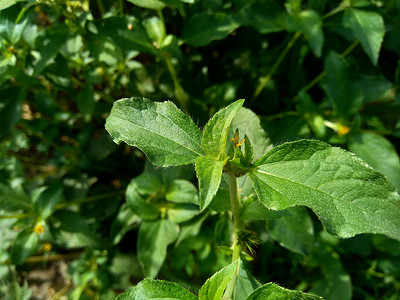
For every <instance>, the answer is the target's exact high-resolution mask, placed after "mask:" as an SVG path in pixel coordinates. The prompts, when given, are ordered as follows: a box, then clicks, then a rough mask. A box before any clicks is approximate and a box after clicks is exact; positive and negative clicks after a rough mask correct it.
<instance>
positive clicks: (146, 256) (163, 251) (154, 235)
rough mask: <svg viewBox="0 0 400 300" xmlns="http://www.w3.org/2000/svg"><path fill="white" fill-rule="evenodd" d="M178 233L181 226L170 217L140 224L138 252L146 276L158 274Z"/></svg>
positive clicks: (152, 276)
mask: <svg viewBox="0 0 400 300" xmlns="http://www.w3.org/2000/svg"><path fill="white" fill-rule="evenodd" d="M178 234H179V226H178V225H176V224H175V223H173V222H171V221H170V220H168V219H161V220H157V221H155V222H143V223H142V224H141V225H140V228H139V237H138V244H137V253H138V258H139V261H140V263H141V265H142V267H143V271H144V274H145V275H146V276H148V277H151V278H154V277H156V276H157V274H158V272H159V271H160V269H161V266H162V265H163V263H164V260H165V257H166V256H167V247H168V245H169V244H171V243H173V242H174V241H175V240H176V239H177V237H178Z"/></svg>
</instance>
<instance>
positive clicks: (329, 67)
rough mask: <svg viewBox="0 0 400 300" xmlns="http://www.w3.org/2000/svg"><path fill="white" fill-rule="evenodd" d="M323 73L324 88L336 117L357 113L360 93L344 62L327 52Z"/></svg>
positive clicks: (336, 55)
mask: <svg viewBox="0 0 400 300" xmlns="http://www.w3.org/2000/svg"><path fill="white" fill-rule="evenodd" d="M325 72H326V79H325V84H324V88H325V91H326V93H327V94H328V97H329V100H330V101H331V102H332V106H333V109H334V111H335V114H336V116H337V117H340V118H347V117H349V116H351V115H352V114H354V113H355V112H357V110H358V108H359V107H360V106H361V105H362V101H363V97H362V92H361V88H360V86H359V85H358V83H357V82H356V81H355V78H354V77H353V74H352V72H351V70H350V69H349V66H348V65H347V63H346V62H345V60H344V59H343V58H342V57H341V56H340V55H339V54H337V53H336V52H333V51H331V52H329V54H328V56H327V58H326V60H325Z"/></svg>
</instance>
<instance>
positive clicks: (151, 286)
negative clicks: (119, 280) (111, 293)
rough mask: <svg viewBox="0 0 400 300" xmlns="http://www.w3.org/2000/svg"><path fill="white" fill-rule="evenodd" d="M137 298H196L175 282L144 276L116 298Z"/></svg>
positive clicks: (121, 299) (120, 299)
mask: <svg viewBox="0 0 400 300" xmlns="http://www.w3.org/2000/svg"><path fill="white" fill-rule="evenodd" d="M139 299H154V300H156V299H157V300H158V299H168V300H196V299H198V298H197V297H196V296H195V295H194V294H192V293H190V292H189V291H188V290H186V289H185V288H183V287H182V286H180V285H179V284H177V283H174V282H169V281H165V280H154V279H149V278H146V279H144V280H142V281H141V282H139V283H138V285H136V286H134V287H132V288H130V289H128V290H127V291H126V292H125V293H123V294H121V295H120V296H118V297H117V299H116V300H139Z"/></svg>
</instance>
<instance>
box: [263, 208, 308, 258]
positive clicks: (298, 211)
mask: <svg viewBox="0 0 400 300" xmlns="http://www.w3.org/2000/svg"><path fill="white" fill-rule="evenodd" d="M285 211H286V212H287V214H288V215H286V216H282V217H280V218H274V219H271V220H270V221H269V233H270V235H271V237H272V239H274V240H275V241H277V242H278V243H279V244H280V245H281V246H282V247H285V248H286V249H289V250H291V251H293V252H297V253H300V254H302V255H304V256H306V255H307V254H309V253H310V252H311V250H312V248H313V246H314V227H313V222H312V220H311V217H310V215H309V214H308V212H307V210H306V209H305V208H304V207H291V208H288V209H286V210H285Z"/></svg>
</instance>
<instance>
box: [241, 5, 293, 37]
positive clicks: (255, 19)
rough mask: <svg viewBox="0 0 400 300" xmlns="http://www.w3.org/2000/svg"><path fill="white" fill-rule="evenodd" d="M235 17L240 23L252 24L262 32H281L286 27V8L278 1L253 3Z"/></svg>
mask: <svg viewBox="0 0 400 300" xmlns="http://www.w3.org/2000/svg"><path fill="white" fill-rule="evenodd" d="M235 18H236V20H237V22H239V23H240V24H242V25H247V26H252V27H254V29H255V30H257V31H258V32H260V33H262V34H267V33H271V32H279V31H282V30H284V29H285V27H286V25H285V18H286V13H285V9H284V7H283V6H281V5H279V4H277V3H276V1H263V2H255V3H251V5H248V6H246V7H244V8H243V9H242V10H241V11H240V12H239V13H238V15H237V16H235Z"/></svg>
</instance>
